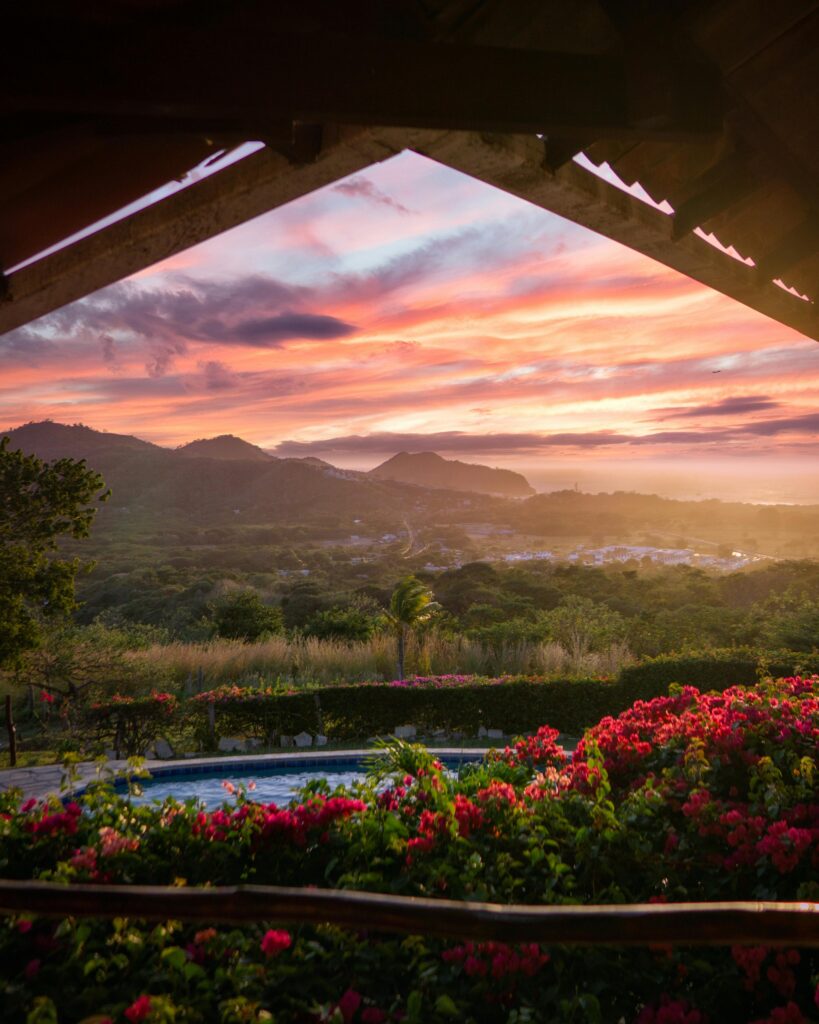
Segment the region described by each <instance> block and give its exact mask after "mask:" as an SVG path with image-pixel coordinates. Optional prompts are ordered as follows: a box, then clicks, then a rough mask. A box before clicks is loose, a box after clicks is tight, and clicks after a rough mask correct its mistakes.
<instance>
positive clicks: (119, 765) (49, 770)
mask: <svg viewBox="0 0 819 1024" xmlns="http://www.w3.org/2000/svg"><path fill="white" fill-rule="evenodd" d="M489 749H490V748H489V747H434V748H432V749H431V753H433V754H434V755H435V756H436V757H440V758H441V759H442V760H446V761H457V762H459V763H461V764H463V763H464V762H465V761H477V760H480V759H482V758H483V757H485V755H486V753H487V751H488V750H489ZM378 753H379V751H378V748H373V747H361V748H358V749H355V750H322V751H318V750H314V751H311V752H310V753H309V754H301V753H300V754H295V753H287V754H250V755H248V754H239V755H228V756H226V757H186V758H183V759H174V760H170V761H160V760H150V761H145V763H144V767H145V768H146V769H147V770H148V771H149V772H150V774H151V776H152V777H153V778H173V777H174V776H178V777H184V776H186V775H196V774H198V773H200V772H202V773H204V772H206V771H213V770H214V769H218V768H221V767H224V768H226V769H229V770H231V769H232V770H233V771H237V770H244V771H252V770H254V769H259V768H273V767H277V766H281V767H283V768H285V767H288V768H320V767H321V766H322V765H327V766H328V767H329V766H331V765H333V764H339V765H341V766H344V765H347V764H355V763H360V761H361V760H362V758H365V757H371V756H372V755H373V754H376V755H377V754H378ZM99 768H100V765H99V763H98V762H96V761H82V762H80V764H78V765H77V771H78V779H77V783H76V786H75V789H74V792H75V793H81V792H82V791H83V790H84V789H85V787H86V786H87V785H88V784H89V783H90V782H93V781H94V780H95V779H96V778H97V772H98V771H99ZM127 768H128V762H127V761H126V760H120V761H107V762H106V763H105V766H104V768H103V769H102V770H103V773H105V772H121V771H123V770H126V769H127ZM62 775H63V770H62V765H58V764H56V765H51V764H49V765H40V766H38V767H36V768H8V769H5V770H4V771H3V772H2V773H0V790H5V789H12V788H15V787H16V788H19V789H21V790H22V791H23V797H24V798H25V799H28V798H29V797H37V798H38V799H41V798H43V797H47V796H60V795H61V794H60V780H61V779H62ZM62 795H63V796H64V795H65V794H62Z"/></svg>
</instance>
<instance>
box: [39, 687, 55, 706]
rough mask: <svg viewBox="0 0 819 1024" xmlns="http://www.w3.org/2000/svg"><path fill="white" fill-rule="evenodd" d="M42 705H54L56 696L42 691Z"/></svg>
mask: <svg viewBox="0 0 819 1024" xmlns="http://www.w3.org/2000/svg"><path fill="white" fill-rule="evenodd" d="M40 703H41V704H53V703H54V695H53V694H51V693H49V692H48V691H47V690H40Z"/></svg>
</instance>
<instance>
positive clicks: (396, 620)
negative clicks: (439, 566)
mask: <svg viewBox="0 0 819 1024" xmlns="http://www.w3.org/2000/svg"><path fill="white" fill-rule="evenodd" d="M439 608H440V605H439V604H438V603H437V602H436V601H435V599H434V598H433V595H432V593H431V591H429V590H428V589H427V588H426V587H425V586H424V584H423V583H422V582H421V581H420V580H419V579H417V578H416V577H415V576H405V577H404V578H403V579H402V580H399V582H398V583H397V584H396V585H395V590H393V592H392V597H391V598H390V608H389V611H387V612H385V613H384V617H385V619H386V620H387V624H388V625H389V627H390V629H391V630H392V631H393V632H394V633H395V639H396V641H397V642H398V678H399V679H403V678H404V654H405V652H406V646H407V637H408V636H409V634H410V632H411V631H412V630H413V629H416V628H417V627H418V626H421V625H423V624H424V623H426V622H429V620H430V619H431V618H432V617H433V615H434V614H435V613H436V612H437V611H438V609H439Z"/></svg>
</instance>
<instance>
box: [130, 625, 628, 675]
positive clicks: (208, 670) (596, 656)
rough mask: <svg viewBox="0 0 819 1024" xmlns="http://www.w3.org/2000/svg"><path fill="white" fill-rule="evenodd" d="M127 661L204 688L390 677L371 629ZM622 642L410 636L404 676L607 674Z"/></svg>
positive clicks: (142, 654)
mask: <svg viewBox="0 0 819 1024" xmlns="http://www.w3.org/2000/svg"><path fill="white" fill-rule="evenodd" d="M131 657H132V658H133V659H134V660H137V661H141V662H143V663H148V664H149V665H150V664H153V665H156V666H161V667H162V668H163V669H164V670H165V671H166V672H168V673H169V674H170V677H171V679H172V681H173V682H174V683H175V684H176V685H178V686H182V685H183V684H185V683H186V682H187V681H190V685H196V683H197V680H198V676H199V673H200V670H201V675H202V680H203V683H204V686H205V687H208V688H209V687H211V686H215V685H219V684H220V683H230V682H258V681H259V679H264V680H266V681H275V680H281V681H282V682H287V683H289V684H292V685H296V686H298V685H299V684H306V683H324V684H327V683H336V682H356V681H365V680H389V679H394V678H395V677H396V671H397V669H396V658H395V641H394V639H393V638H392V637H391V636H388V635H384V634H381V635H376V636H374V637H373V638H372V639H370V640H368V641H366V642H362V643H344V642H341V641H333V640H318V639H315V638H308V639H306V640H298V641H294V640H288V639H287V638H285V637H271V638H270V639H268V640H264V641H262V642H259V643H250V644H247V643H242V642H241V641H239V640H211V641H209V642H207V643H198V644H197V643H179V642H177V643H170V644H161V645H156V646H154V647H150V648H148V649H147V650H144V651H137V652H134V653H133V654H132V655H131ZM632 660H633V659H632V658H631V656H630V654H629V651H628V649H627V648H626V646H625V645H624V644H613V645H612V646H611V647H609V648H608V649H607V650H605V651H602V652H593V653H589V654H587V655H585V656H584V657H582V658H572V657H571V656H570V655H569V653H568V652H567V651H566V650H564V648H563V647H561V646H560V644H557V643H528V642H519V643H508V644H502V645H499V646H498V647H497V648H495V649H488V648H487V647H485V646H483V645H481V644H480V643H478V642H476V641H472V640H468V639H466V638H463V637H456V638H449V637H442V636H430V637H425V638H423V639H421V640H411V641H410V643H409V645H408V650H407V661H406V674H407V675H442V674H446V673H463V674H472V673H475V674H478V675H499V674H504V673H508V674H510V675H518V674H536V675H549V674H555V675H563V676H565V675H578V676H599V675H602V676H608V675H614V674H616V673H617V672H618V671H619V670H620V668H621V667H622V666H623V665H625V664H628V663H630V662H631V661H632Z"/></svg>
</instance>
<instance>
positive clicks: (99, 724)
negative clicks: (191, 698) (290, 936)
mask: <svg viewBox="0 0 819 1024" xmlns="http://www.w3.org/2000/svg"><path fill="white" fill-rule="evenodd" d="M178 705H179V702H178V700H177V698H176V697H175V696H174V694H172V693H165V692H162V691H158V690H154V691H152V692H151V693H149V694H145V695H142V696H133V695H131V694H122V693H115V694H113V695H112V696H110V697H106V698H104V699H103V700H97V701H94V702H92V703H91V704H89V705H88V707H87V708H86V709H85V713H84V725H85V727H86V728H87V729H89V730H90V731H91V734H92V735H93V736H94V737H95V739H96V740H97V741H98V742H100V743H104V744H107V745H109V746H112V747H114V748H115V750H116V751H117V753H119V754H120V755H122V754H124V755H125V756H126V757H134V756H136V755H139V754H142V753H144V752H145V750H147V749H148V747H149V746H150V745H151V744H152V743H153V742H154V741H155V740H156V738H157V737H158V736H159V735H160V733H161V732H162V731H163V729H167V728H168V726H169V725H170V724H171V722H172V720H173V717H174V715H175V714H176V711H177V708H178Z"/></svg>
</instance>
